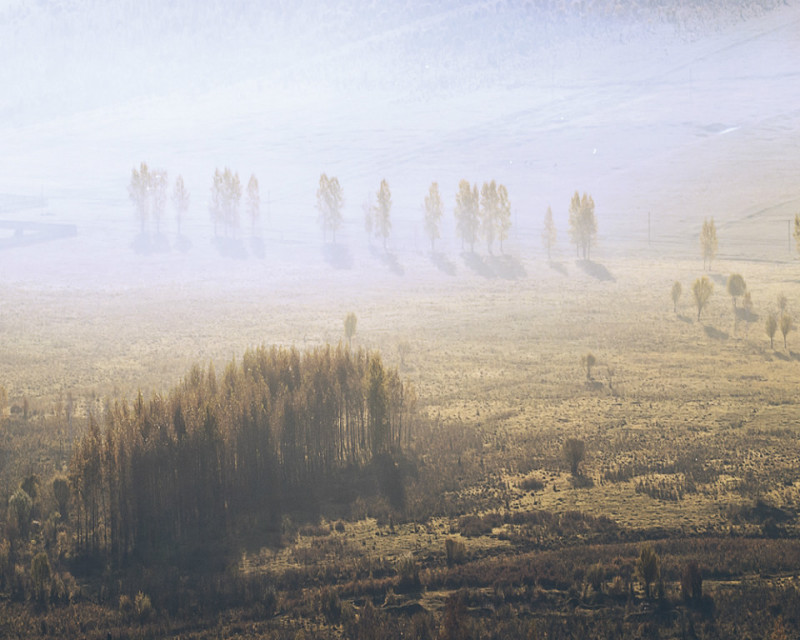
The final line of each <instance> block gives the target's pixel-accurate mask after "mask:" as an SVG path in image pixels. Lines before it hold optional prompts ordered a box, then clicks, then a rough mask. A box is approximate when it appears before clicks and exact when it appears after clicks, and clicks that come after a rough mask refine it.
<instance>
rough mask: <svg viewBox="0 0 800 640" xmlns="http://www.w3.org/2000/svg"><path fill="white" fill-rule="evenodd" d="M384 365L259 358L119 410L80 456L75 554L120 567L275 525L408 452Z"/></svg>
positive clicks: (368, 359) (353, 358)
mask: <svg viewBox="0 0 800 640" xmlns="http://www.w3.org/2000/svg"><path fill="white" fill-rule="evenodd" d="M409 398H410V396H409V394H408V392H407V388H406V386H405V385H404V384H403V383H402V382H401V381H400V379H399V377H398V375H397V372H396V370H390V369H386V368H385V367H384V365H383V363H382V361H381V359H380V356H379V355H377V354H374V353H368V352H366V351H363V350H358V351H353V350H350V349H348V348H346V347H343V346H339V347H336V348H333V347H330V346H328V347H325V348H320V349H317V350H314V351H310V352H306V353H300V352H298V351H297V350H295V349H284V348H277V347H272V348H266V347H261V348H258V349H255V350H251V351H248V352H246V353H245V355H244V357H243V358H242V360H241V362H239V363H237V362H235V361H234V362H231V363H230V364H229V365H228V366H227V367H226V368H225V371H224V373H223V375H222V377H221V379H219V380H218V379H217V377H216V374H215V371H214V368H213V365H209V367H208V369H205V370H204V369H203V368H201V367H198V366H195V367H194V368H193V369H192V370H191V371H190V372H189V374H188V375H187V376H186V378H185V379H184V380H183V381H182V382H181V383H180V384H179V385H178V386H177V387H175V388H174V389H172V391H171V392H170V393H168V394H167V395H166V396H162V395H154V396H153V397H152V398H151V399H150V400H149V401H146V400H145V399H144V398H143V397H142V395H141V394H140V395H139V396H138V397H137V399H136V400H135V402H134V403H133V404H132V405H130V404H128V403H127V402H124V401H122V402H116V403H114V404H113V406H111V407H110V408H109V410H108V412H107V415H106V417H105V424H104V425H103V427H102V428H101V426H100V425H98V423H97V422H96V421H95V420H93V419H92V420H90V425H89V430H88V433H87V434H86V436H85V437H84V438H83V439H82V440H81V442H80V443H79V445H78V446H77V447H76V449H75V453H74V455H73V459H72V463H71V468H70V484H71V489H72V492H73V495H74V496H75V513H74V522H75V526H76V528H77V538H78V544H79V546H80V547H81V548H83V549H85V550H91V551H97V550H105V551H107V552H109V553H110V554H111V555H112V556H113V557H115V558H117V559H118V560H120V559H122V558H124V557H125V556H127V555H128V554H131V553H137V554H152V553H153V552H157V551H164V550H165V546H166V547H167V549H166V550H168V547H169V545H171V544H177V543H181V544H183V545H186V544H187V543H188V544H189V545H193V544H204V543H208V542H211V541H214V540H217V539H219V538H220V536H221V535H224V534H225V532H226V531H231V530H236V528H237V527H239V526H242V525H259V524H269V523H270V522H273V521H274V519H275V517H276V516H277V515H278V514H279V512H280V505H281V501H282V499H283V498H284V497H287V496H290V495H296V494H297V493H298V492H301V491H302V490H303V487H306V486H309V485H310V484H311V483H318V482H319V481H320V480H322V479H323V478H324V477H325V476H326V475H328V474H330V473H331V472H333V471H334V470H335V469H337V468H342V467H345V466H348V465H360V464H364V463H366V462H368V461H369V460H370V459H371V458H372V457H373V456H375V455H378V454H382V453H385V452H388V451H391V450H395V449H397V448H398V447H399V446H400V444H401V442H402V441H403V440H404V439H405V438H407V433H406V429H407V426H408V425H407V422H408V414H409V411H410V410H411V409H412V405H413V402H411V401H410V400H409Z"/></svg>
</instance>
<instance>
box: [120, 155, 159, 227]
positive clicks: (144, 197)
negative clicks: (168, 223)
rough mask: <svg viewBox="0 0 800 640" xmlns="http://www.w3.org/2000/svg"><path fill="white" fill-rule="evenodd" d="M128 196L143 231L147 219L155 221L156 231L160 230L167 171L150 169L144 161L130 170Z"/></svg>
mask: <svg viewBox="0 0 800 640" xmlns="http://www.w3.org/2000/svg"><path fill="white" fill-rule="evenodd" d="M128 196H129V197H130V199H131V201H132V202H133V204H134V207H135V209H136V217H137V218H138V219H139V224H140V225H141V233H142V234H144V233H145V228H146V225H147V222H148V220H149V219H150V218H151V217H152V218H153V220H155V223H156V233H159V232H160V230H161V219H162V218H163V217H164V209H165V207H166V203H167V172H166V171H164V170H163V169H150V168H149V167H148V166H147V163H146V162H142V163H141V164H140V165H139V168H138V169H137V168H136V167H134V168H133V170H132V171H131V181H130V183H129V184H128Z"/></svg>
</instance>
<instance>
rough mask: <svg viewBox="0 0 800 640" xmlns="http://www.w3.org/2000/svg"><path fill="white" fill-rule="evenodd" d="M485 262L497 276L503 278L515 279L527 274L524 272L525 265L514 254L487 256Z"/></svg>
mask: <svg viewBox="0 0 800 640" xmlns="http://www.w3.org/2000/svg"><path fill="white" fill-rule="evenodd" d="M486 263H487V264H488V266H489V268H490V269H492V270H493V271H494V272H495V274H496V275H497V276H499V277H501V278H503V279H505V280H517V279H519V278H524V277H525V276H526V275H527V274H526V273H525V267H523V266H522V263H521V262H520V261H519V260H517V259H516V258H515V257H514V256H509V255H505V254H504V255H500V256H489V257H488V258H487V260H486Z"/></svg>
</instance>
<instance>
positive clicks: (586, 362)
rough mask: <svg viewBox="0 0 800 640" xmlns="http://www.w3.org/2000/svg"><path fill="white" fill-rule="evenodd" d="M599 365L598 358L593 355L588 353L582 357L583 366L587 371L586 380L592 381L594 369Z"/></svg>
mask: <svg viewBox="0 0 800 640" xmlns="http://www.w3.org/2000/svg"><path fill="white" fill-rule="evenodd" d="M595 364H597V358H595V357H594V355H593V354H591V353H587V354H585V355H583V356H581V365H582V366H583V368H584V369H586V379H587V380H591V379H592V367H593V366H594V365H595Z"/></svg>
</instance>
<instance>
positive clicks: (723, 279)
mask: <svg viewBox="0 0 800 640" xmlns="http://www.w3.org/2000/svg"><path fill="white" fill-rule="evenodd" d="M708 277H709V278H711V279H712V280H713V281H714V282H716V283H717V284H720V285H723V286H724V285H726V284H728V279H727V278H726V277H725V276H723V275H722V274H721V273H709V274H708Z"/></svg>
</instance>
